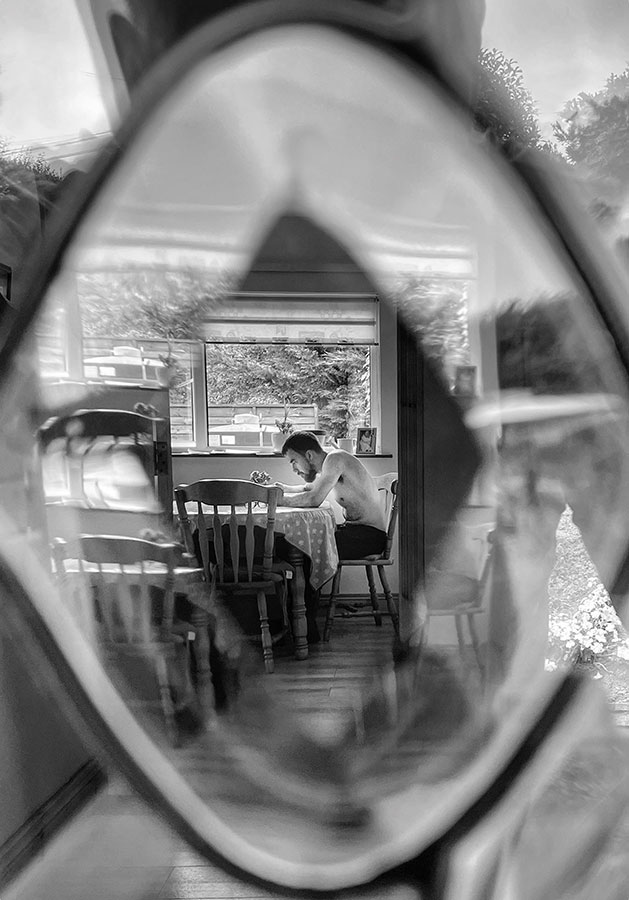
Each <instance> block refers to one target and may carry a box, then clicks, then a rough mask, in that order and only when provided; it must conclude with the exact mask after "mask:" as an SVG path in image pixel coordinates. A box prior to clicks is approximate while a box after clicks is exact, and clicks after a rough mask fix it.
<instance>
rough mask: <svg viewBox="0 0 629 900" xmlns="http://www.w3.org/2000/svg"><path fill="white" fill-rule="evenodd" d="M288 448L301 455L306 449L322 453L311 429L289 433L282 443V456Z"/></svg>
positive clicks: (304, 453) (303, 454)
mask: <svg viewBox="0 0 629 900" xmlns="http://www.w3.org/2000/svg"><path fill="white" fill-rule="evenodd" d="M288 450H294V451H295V453H299V454H300V455H301V456H305V455H306V451H307V450H314V451H315V453H323V448H322V447H321V444H320V443H319V441H318V440H317V438H316V435H314V434H313V433H312V432H311V431H296V432H295V433H294V434H289V436H288V437H287V438H286V440H285V441H284V443H283V444H282V456H286V453H287V451H288Z"/></svg>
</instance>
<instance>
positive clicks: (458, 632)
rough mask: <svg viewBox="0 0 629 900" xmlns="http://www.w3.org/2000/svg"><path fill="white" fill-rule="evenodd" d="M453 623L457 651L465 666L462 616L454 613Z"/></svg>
mask: <svg viewBox="0 0 629 900" xmlns="http://www.w3.org/2000/svg"><path fill="white" fill-rule="evenodd" d="M454 624H455V627H456V636H457V640H458V642H459V653H460V654H461V660H462V661H463V665H464V666H467V660H466V658H465V637H464V636H463V617H462V616H461V615H459V614H457V613H455V614H454Z"/></svg>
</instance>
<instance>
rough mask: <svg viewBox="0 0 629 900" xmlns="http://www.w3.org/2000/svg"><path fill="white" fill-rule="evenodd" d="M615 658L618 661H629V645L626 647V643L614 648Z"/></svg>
mask: <svg viewBox="0 0 629 900" xmlns="http://www.w3.org/2000/svg"><path fill="white" fill-rule="evenodd" d="M616 656H618V657H619V658H620V659H629V645H627V642H626V641H625V643H624V644H620V646H619V647H617V648H616Z"/></svg>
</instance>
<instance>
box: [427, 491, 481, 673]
mask: <svg viewBox="0 0 629 900" xmlns="http://www.w3.org/2000/svg"><path fill="white" fill-rule="evenodd" d="M459 524H460V526H461V529H462V532H463V533H464V532H465V529H466V528H468V529H469V530H470V535H469V538H468V544H469V546H470V547H474V545H475V546H476V551H475V552H474V550H472V551H471V553H470V554H469V557H468V558H469V562H470V566H469V567H468V568H467V571H463V570H462V569H463V566H461V565H457V563H456V562H454V563H453V568H451V569H450V568H446V566H447V564H448V561H447V560H444V561H443V562H441V563H440V564H439V565H438V566H437V567H435V569H433V570H432V571H431V572H429V573H428V575H427V581H426V604H427V610H426V612H427V627H428V626H429V624H430V619H431V618H435V617H438V616H453V617H454V624H455V627H456V635H457V643H458V646H459V653H460V655H461V659H462V661H463V664H464V665H467V650H466V642H465V635H464V631H463V622H464V620H467V626H468V629H469V633H470V641H471V645H472V649H473V651H474V656H475V659H476V663H477V665H478V668H479V670H480V672H481V673H483V672H484V660H483V658H482V653H481V648H480V643H479V639H478V633H477V631H476V624H475V617H476V616H479V615H481V614H483V613H484V612H486V605H485V600H486V596H487V589H488V586H489V582H490V579H491V571H492V551H493V542H494V530H495V510H494V509H493V508H492V507H485V506H475V507H472V506H468V507H464V509H463V510H462V511H461V516H460V521H459Z"/></svg>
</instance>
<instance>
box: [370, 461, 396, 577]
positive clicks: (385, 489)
mask: <svg viewBox="0 0 629 900" xmlns="http://www.w3.org/2000/svg"><path fill="white" fill-rule="evenodd" d="M373 480H374V482H375V484H376V487H377V488H378V491H381V492H382V494H383V499H384V510H385V516H386V522H387V539H386V543H385V547H384V552H383V554H382V557H383V558H384V559H390V557H391V548H392V547H393V540H394V538H395V529H396V527H397V518H398V474H397V472H387V473H386V475H376V476H374V479H373Z"/></svg>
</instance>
